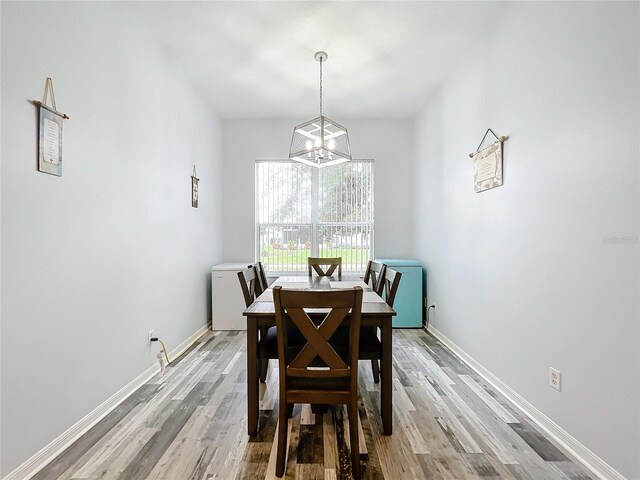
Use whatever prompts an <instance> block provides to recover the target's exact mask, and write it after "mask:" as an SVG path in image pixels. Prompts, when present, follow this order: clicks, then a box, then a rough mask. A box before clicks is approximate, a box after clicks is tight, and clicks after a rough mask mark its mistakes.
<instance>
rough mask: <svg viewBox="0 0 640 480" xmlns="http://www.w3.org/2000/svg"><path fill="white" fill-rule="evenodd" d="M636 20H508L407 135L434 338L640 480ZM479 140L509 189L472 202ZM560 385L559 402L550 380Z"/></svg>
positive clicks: (634, 12)
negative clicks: (500, 142) (490, 145)
mask: <svg viewBox="0 0 640 480" xmlns="http://www.w3.org/2000/svg"><path fill="white" fill-rule="evenodd" d="M638 7H639V4H638V3H637V2H633V3H631V2H629V3H590V2H589V3H574V2H570V3H553V2H551V3H544V2H534V3H529V4H521V5H518V6H517V8H516V10H515V12H514V13H513V15H512V16H511V17H510V18H508V19H507V20H506V21H505V22H504V24H503V25H502V27H501V28H500V29H499V30H498V31H497V32H494V33H495V38H494V39H493V41H492V43H491V44H490V46H489V47H488V49H487V50H486V51H484V54H483V55H482V56H481V58H477V59H475V60H472V61H470V63H469V64H466V65H463V66H461V67H460V69H459V70H458V72H457V73H456V74H455V75H454V76H453V78H451V80H450V82H448V83H447V84H446V86H445V87H444V88H443V89H442V90H441V92H440V94H439V95H437V97H436V98H434V99H433V101H432V102H431V104H430V106H429V107H428V108H427V109H426V110H425V111H424V113H423V114H422V115H421V117H420V118H419V119H418V121H417V122H416V139H417V146H416V151H417V155H416V161H415V164H414V168H415V171H416V175H415V183H414V191H415V192H416V205H417V207H416V208H415V211H414V213H415V217H414V219H415V227H416V228H415V235H414V246H413V248H414V252H415V255H416V256H417V257H419V258H420V259H421V260H422V261H423V262H424V264H425V265H426V266H427V268H428V278H429V286H428V300H429V302H430V303H435V304H437V313H436V315H435V319H434V321H433V322H434V323H433V324H434V326H436V327H437V328H438V329H439V330H440V331H442V332H443V333H444V334H445V335H447V336H448V337H449V338H450V339H452V340H453V341H454V342H455V343H456V344H457V345H458V346H460V347H461V348H462V349H463V350H465V351H466V352H467V353H469V354H470V355H471V356H472V357H474V358H475V359H476V360H478V361H479V362H480V363H481V364H483V365H484V366H485V367H487V368H488V369H489V370H490V371H491V372H493V373H494V374H495V375H496V376H497V377H499V378H500V379H501V380H503V381H504V382H506V383H507V384H508V385H509V386H511V387H512V388H513V389H514V390H516V391H517V392H518V393H519V394H520V395H522V396H523V397H524V398H526V399H527V400H528V401H530V402H531V403H532V404H534V405H535V406H536V407H537V408H539V409H540V410H542V411H543V412H544V413H545V414H546V415H548V416H549V417H550V418H551V419H552V420H554V421H555V422H556V423H557V424H559V425H560V426H561V427H562V428H564V429H565V430H566V431H568V432H569V433H570V434H571V435H573V436H574V437H575V438H576V439H577V440H579V441H580V442H582V443H583V444H584V445H586V446H587V447H588V448H590V449H591V450H592V451H593V452H595V453H596V454H597V455H599V456H600V457H601V458H602V459H604V460H605V461H606V462H608V463H609V464H610V465H611V466H613V467H614V468H615V469H617V470H618V471H619V472H621V473H622V474H624V475H625V476H626V477H627V478H629V479H637V478H640V467H639V464H638V458H639V457H638V452H639V451H640V442H639V438H638V437H639V435H640V422H639V418H638V416H639V411H640V408H639V405H640V398H639V391H640V385H639V365H640V355H639V342H640V332H639V324H640V323H639V318H640V310H639V295H640V281H639V265H640V262H639V253H638V250H639V248H638V233H639V219H638V216H639V212H640V205H639V195H638V191H639V186H640V184H639V176H638V164H639V158H640V157H639V153H640V151H639V132H640V125H639V112H640V102H639V91H638V85H639V71H640V70H639V67H640V65H639V62H640V60H639V59H640V52H639V45H640V33H639V27H638V21H639V20H638V19H639V8H638ZM487 127H492V128H493V129H494V130H495V131H496V132H497V133H498V134H508V135H511V139H510V140H509V141H508V142H506V144H505V184H504V186H503V187H500V188H497V189H494V190H491V191H488V192H483V193H480V194H476V193H474V190H473V165H472V161H471V160H470V159H469V157H468V154H469V152H471V151H473V149H475V147H476V146H477V144H478V142H479V141H480V139H481V137H482V135H483V134H484V132H485V130H486V128H487ZM550 366H553V367H555V368H557V369H559V370H560V371H561V372H562V375H563V391H562V392H561V393H559V392H557V391H555V390H553V389H551V388H550V387H549V386H548V369H549V367H550Z"/></svg>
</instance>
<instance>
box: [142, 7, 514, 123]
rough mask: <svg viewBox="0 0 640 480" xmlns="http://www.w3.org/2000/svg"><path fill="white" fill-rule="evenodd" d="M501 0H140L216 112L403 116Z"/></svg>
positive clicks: (485, 28)
mask: <svg viewBox="0 0 640 480" xmlns="http://www.w3.org/2000/svg"><path fill="white" fill-rule="evenodd" d="M508 5H509V4H508V3H505V2H431V1H429V2H427V1H423V2H399V1H395V2H391V1H390V2H324V1H322V2H279V1H263V2H235V1H234V2H229V1H225V2H191V1H187V2H139V3H134V4H133V5H132V8H134V9H136V10H137V12H139V13H140V14H141V15H142V17H143V18H144V19H145V21H146V22H147V23H148V24H149V26H150V28H151V30H152V31H153V32H154V34H155V35H156V36H157V37H158V39H159V40H160V42H161V44H162V45H163V46H164V47H165V48H166V50H167V52H168V54H169V56H170V57H171V58H172V59H173V61H174V62H176V63H177V64H178V65H179V66H180V67H181V68H182V69H183V70H184V72H185V73H186V75H187V76H188V77H189V78H190V79H191V81H192V82H193V83H194V84H195V85H196V86H197V88H199V89H200V90H201V91H202V92H203V93H204V94H205V95H206V96H207V97H208V98H209V99H210V101H211V104H212V105H213V107H214V108H215V110H216V112H217V113H218V114H219V115H220V116H221V117H222V118H298V117H299V118H300V119H302V120H305V119H307V117H308V118H311V117H313V116H316V115H317V113H318V108H319V106H318V103H319V94H318V89H319V79H318V77H319V64H318V62H316V61H315V60H314V58H313V55H314V53H315V52H316V51H318V50H324V51H326V52H327V53H328V54H329V59H328V61H327V62H326V63H324V64H323V105H324V114H325V115H327V116H329V117H333V118H334V119H335V120H338V121H339V119H340V118H410V117H413V116H415V115H416V114H417V113H418V112H419V111H420V110H421V109H422V107H423V106H424V105H425V102H426V101H427V100H428V98H429V95H430V93H431V92H432V91H433V90H434V89H435V88H437V87H438V86H439V85H440V84H441V83H442V82H444V81H445V80H446V79H447V77H448V76H449V75H450V73H451V71H452V69H454V68H455V67H457V66H460V65H461V64H462V62H464V59H465V58H468V55H469V54H470V52H473V51H477V50H478V46H479V45H480V44H481V43H482V41H483V39H486V37H487V35H490V34H491V31H492V30H494V29H495V26H496V25H497V24H498V23H499V22H501V21H502V19H503V18H504V16H505V11H506V9H507V8H509V7H508Z"/></svg>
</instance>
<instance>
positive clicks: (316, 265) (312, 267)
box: [307, 257, 342, 277]
mask: <svg viewBox="0 0 640 480" xmlns="http://www.w3.org/2000/svg"><path fill="white" fill-rule="evenodd" d="M307 265H308V266H309V276H311V275H313V272H314V271H315V272H316V274H317V275H319V276H321V277H329V276H331V275H333V272H335V271H336V268H337V269H338V276H341V275H342V257H334V258H322V257H309V258H308V259H307ZM325 266H326V267H328V268H327V269H326V270H324V269H323V268H322V267H325Z"/></svg>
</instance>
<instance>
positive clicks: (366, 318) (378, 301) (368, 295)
mask: <svg viewBox="0 0 640 480" xmlns="http://www.w3.org/2000/svg"><path fill="white" fill-rule="evenodd" d="M276 285H279V286H281V287H282V288H283V289H296V290H331V289H345V288H353V287H356V286H359V287H361V288H362V290H363V295H362V297H363V298H362V309H361V313H360V317H361V327H378V328H379V329H380V343H381V350H382V351H381V360H380V362H381V365H380V373H381V375H380V415H381V417H382V429H383V432H384V434H385V435H391V434H392V431H393V425H392V417H393V413H392V408H393V404H392V390H393V383H392V381H391V378H392V373H391V372H392V358H393V355H392V351H391V336H392V331H393V330H392V317H393V316H394V315H395V314H396V312H395V311H394V310H393V308H391V307H390V306H389V305H387V303H386V302H385V301H384V299H383V298H382V297H380V295H378V294H377V293H376V292H374V291H373V290H372V289H371V287H369V286H368V285H367V284H366V283H364V282H363V281H362V278H361V277H359V276H353V275H342V276H338V275H335V276H295V275H286V276H281V277H278V279H277V280H276V281H275V282H274V283H273V284H271V285H270V286H269V288H267V289H266V290H265V291H264V292H263V293H262V294H261V295H260V296H259V297H258V298H256V300H255V301H254V302H253V303H252V304H251V305H250V306H249V307H247V308H246V309H245V310H244V312H243V315H244V316H245V317H247V429H248V433H249V435H254V434H255V433H257V430H258V418H259V416H260V411H259V405H260V398H259V391H260V389H259V375H260V372H259V368H258V341H259V333H258V332H259V331H260V330H261V329H264V328H265V327H271V326H275V324H276V317H275V307H274V301H273V287H274V286H276ZM316 313H322V312H321V311H319V312H316ZM346 321H348V317H347V319H346Z"/></svg>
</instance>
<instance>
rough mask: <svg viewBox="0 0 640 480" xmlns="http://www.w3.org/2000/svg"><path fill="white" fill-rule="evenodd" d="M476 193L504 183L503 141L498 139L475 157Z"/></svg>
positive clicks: (474, 178)
mask: <svg viewBox="0 0 640 480" xmlns="http://www.w3.org/2000/svg"><path fill="white" fill-rule="evenodd" d="M473 168H474V175H473V180H474V187H475V191H476V193H479V192H484V191H485V190H489V189H491V188H495V187H499V186H501V185H502V183H503V180H502V142H500V141H496V142H494V143H492V144H491V145H489V146H488V147H486V148H484V149H482V150H480V151H479V152H478V153H477V155H475V156H474V157H473Z"/></svg>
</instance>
